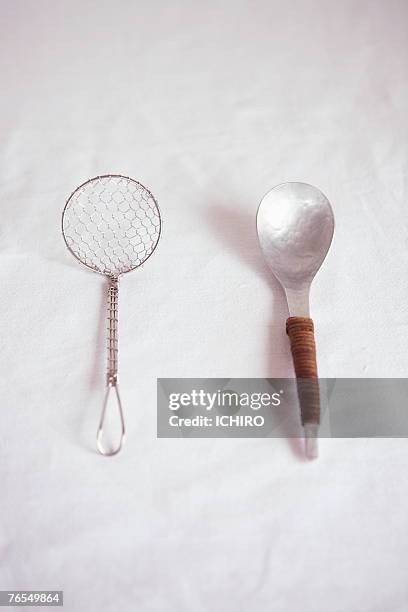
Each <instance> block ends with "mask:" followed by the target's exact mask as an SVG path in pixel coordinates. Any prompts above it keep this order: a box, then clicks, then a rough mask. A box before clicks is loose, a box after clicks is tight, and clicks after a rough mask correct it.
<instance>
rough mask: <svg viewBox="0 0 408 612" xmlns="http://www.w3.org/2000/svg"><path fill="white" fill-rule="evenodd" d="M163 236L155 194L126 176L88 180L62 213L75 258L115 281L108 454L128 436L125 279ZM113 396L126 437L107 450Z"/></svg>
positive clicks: (100, 434)
mask: <svg viewBox="0 0 408 612" xmlns="http://www.w3.org/2000/svg"><path fill="white" fill-rule="evenodd" d="M160 232H161V217H160V211H159V207H158V205H157V201H156V199H155V198H154V196H153V195H152V193H151V192H150V191H149V190H148V189H146V187H144V186H143V185H142V184H141V183H139V182H138V181H135V180H134V179H131V178H129V177H126V176H121V175H115V174H107V175H104V176H97V177H95V178H92V179H90V180H88V181H86V182H85V183H83V184H82V185H80V186H79V187H78V188H77V189H75V191H74V192H73V193H72V194H71V195H70V197H69V198H68V200H67V203H66V204H65V207H64V211H63V213H62V233H63V236H64V240H65V243H66V245H67V247H68V249H69V251H70V252H71V254H72V255H73V256H74V257H75V258H76V259H77V260H78V261H80V262H81V263H82V264H84V265H85V266H86V267H87V268H89V269H91V270H93V271H94V272H99V273H100V274H104V275H105V276H107V277H108V279H109V285H108V293H107V350H108V362H107V377H106V393H105V398H104V401H103V406H102V412H101V418H100V421H99V426H98V431H97V448H98V450H99V452H100V453H102V454H103V455H116V453H118V452H119V451H120V449H121V448H122V444H123V442H124V438H125V420H124V416H123V408H122V402H121V399H120V394H119V387H118V290H119V278H120V276H121V275H122V274H125V273H127V272H130V271H131V270H135V269H136V268H138V267H139V266H141V265H142V264H143V263H144V262H145V261H146V260H147V259H148V258H149V257H150V255H151V254H152V253H153V251H154V250H155V248H156V246H157V243H158V241H159V238H160ZM111 393H114V395H115V398H114V399H115V400H116V401H115V404H116V406H117V410H118V415H119V420H120V438H119V442H118V444H117V445H116V446H115V447H114V448H107V447H106V446H105V444H104V426H105V417H106V411H107V406H108V402H109V400H110V395H111Z"/></svg>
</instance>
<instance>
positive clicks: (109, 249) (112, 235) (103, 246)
mask: <svg viewBox="0 0 408 612" xmlns="http://www.w3.org/2000/svg"><path fill="white" fill-rule="evenodd" d="M160 231H161V218H160V212H159V208H158V205H157V202H156V200H155V198H154V196H153V195H152V194H151V193H150V191H149V190H148V189H146V187H143V185H141V183H138V182H137V181H135V180H133V179H131V178H128V177H126V176H120V175H113V174H109V175H105V176H97V177H95V178H93V179H90V180H89V181H86V183H83V184H82V185H80V187H78V188H77V189H75V191H74V192H73V193H72V194H71V195H70V197H69V198H68V201H67V203H66V204H65V208H64V211H63V213H62V233H63V235H64V239H65V242H66V245H67V247H68V249H69V250H70V251H71V253H72V254H73V255H74V257H76V259H78V260H79V261H80V262H81V263H83V264H85V266H87V267H88V268H91V269H92V270H95V271H96V272H100V273H101V274H106V275H108V276H112V277H117V276H119V274H124V273H125V272H130V271H131V270H134V269H135V268H138V267H139V266H140V265H142V263H143V262H145V261H146V259H148V257H150V255H151V254H152V253H153V251H154V249H155V248H156V245H157V243H158V241H159V238H160Z"/></svg>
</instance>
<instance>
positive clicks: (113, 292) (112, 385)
mask: <svg viewBox="0 0 408 612" xmlns="http://www.w3.org/2000/svg"><path fill="white" fill-rule="evenodd" d="M118 297H119V285H118V278H114V277H112V278H110V280H109V288H108V300H107V324H108V325H107V332H108V334H107V350H108V363H107V366H108V368H107V374H106V393H105V399H104V401H103V406H102V412H101V418H100V421H99V426H98V431H97V434H96V445H97V448H98V451H99V452H100V453H101V454H102V455H105V456H109V457H110V456H112V455H116V454H117V453H118V452H119V451H120V449H121V448H122V444H123V442H124V439H125V419H124V416H123V409H122V402H121V399H120V394H119V386H118ZM111 393H114V394H115V402H116V407H117V410H118V414H119V420H120V438H119V443H118V445H117V446H116V447H115V448H114V449H112V450H109V449H107V448H106V447H105V446H104V443H103V437H104V425H105V417H106V409H107V407H108V403H109V399H110V395H111Z"/></svg>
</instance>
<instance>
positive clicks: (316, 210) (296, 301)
mask: <svg viewBox="0 0 408 612" xmlns="http://www.w3.org/2000/svg"><path fill="white" fill-rule="evenodd" d="M257 231H258V237H259V242H260V245H261V248H262V251H263V254H264V257H265V259H266V261H267V263H268V265H269V267H270V268H271V270H272V272H273V273H274V275H275V276H276V278H277V279H278V280H279V282H280V283H281V285H282V287H283V288H284V289H285V293H286V298H287V301H288V307H289V313H290V315H291V316H306V317H308V316H309V289H310V284H311V282H312V280H313V278H314V276H315V274H316V272H317V271H318V270H319V268H320V266H321V265H322V263H323V260H324V258H325V257H326V254H327V251H328V249H329V247H330V244H331V241H332V238H333V231H334V216H333V211H332V208H331V206H330V203H329V201H328V199H327V198H326V196H325V195H323V193H322V192H321V191H319V189H317V188H316V187H313V186H312V185H308V184H307V183H282V184H281V185H278V186H277V187H274V188H273V189H271V190H270V191H269V192H268V193H267V194H266V195H265V196H264V198H263V199H262V201H261V203H260V205H259V208H258V214H257Z"/></svg>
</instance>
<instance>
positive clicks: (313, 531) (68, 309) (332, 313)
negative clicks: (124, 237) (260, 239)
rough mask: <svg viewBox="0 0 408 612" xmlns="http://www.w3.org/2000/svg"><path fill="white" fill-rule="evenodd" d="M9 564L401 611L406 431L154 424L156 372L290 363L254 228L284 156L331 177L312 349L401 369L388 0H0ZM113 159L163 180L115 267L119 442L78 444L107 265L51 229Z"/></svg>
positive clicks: (374, 611) (342, 362)
mask: <svg viewBox="0 0 408 612" xmlns="http://www.w3.org/2000/svg"><path fill="white" fill-rule="evenodd" d="M1 13H2V20H1V71H0V74H1V91H2V93H1V141H0V162H1V163H0V173H1V180H0V196H1V197H0V206H1V218H0V232H1V242H0V258H1V259H0V261H1V267H0V275H1V287H2V291H1V294H0V295H1V297H0V300H1V313H2V321H1V329H2V348H1V379H2V389H1V397H2V402H1V410H0V430H1V444H0V454H1V465H0V473H1V509H0V547H1V569H0V588H2V589H41V588H44V589H64V591H65V608H66V609H67V610H69V611H70V612H71V611H78V612H79V611H80V612H82V611H83V610H87V612H94V611H100V610H103V611H107V612H113V611H117V610H122V611H126V612H127V611H130V610H141V611H143V612H150V611H164V612H167V611H173V610H177V611H184V610H185V611H188V612H190V611H192V610H194V611H195V612H199V611H207V610H208V611H210V610H211V612H221V611H222V612H225V611H234V612H237V611H244V610H245V611H247V610H255V611H257V612H263V611H266V610H268V611H269V610H273V611H274V612H287V611H290V612H292V611H298V610H304V611H306V612H323V611H326V610H330V611H331V612H344V611H345V610H347V611H348V612H357V611H358V612H379V611H381V612H383V611H384V610H387V612H388V611H392V612H402V611H405V610H407V606H408V603H407V602H408V586H407V580H406V567H407V565H406V564H407V555H408V536H407V514H406V499H407V494H408V481H407V477H406V474H407V466H408V444H407V441H406V440H354V441H349V440H322V442H321V456H320V458H319V460H318V461H317V462H315V463H313V464H309V463H306V462H304V461H303V460H302V459H301V456H300V454H299V450H298V449H297V448H296V447H295V446H294V445H293V444H291V443H289V442H288V441H287V440H275V439H273V440H271V439H264V440H259V439H257V440H184V439H180V440H174V439H172V440H164V439H161V440H157V439H156V432H155V428H156V415H155V410H156V402H155V398H156V378H157V377H159V376H161V377H166V376H167V377H172V376H177V377H188V376H198V377H229V376H235V377H239V376H243V377H262V376H289V375H291V374H292V370H291V364H290V356H289V351H288V344H287V339H286V337H285V334H284V320H285V318H286V306H285V301H284V297H283V293H282V291H281V290H280V289H279V287H278V286H277V283H276V282H274V281H273V279H270V275H269V274H268V272H267V271H266V268H265V266H264V264H263V261H262V258H261V255H260V252H259V249H258V245H257V240H256V235H255V214H256V209H257V205H258V202H259V201H260V199H261V197H262V195H263V194H264V193H265V192H266V191H267V190H268V189H270V188H271V187H272V186H274V185H275V184H277V183H280V182H283V181H286V180H303V181H306V182H309V183H312V184H315V185H317V186H318V187H320V188H321V189H322V190H323V191H324V192H325V193H326V195H327V196H328V198H329V199H330V201H331V202H332V205H333V208H334V211H335V214H336V222H337V227H336V233H335V240H334V243H333V246H332V249H331V252H330V254H329V257H328V259H327V260H326V262H325V264H324V267H323V268H322V270H321V271H320V273H319V275H318V277H317V278H316V281H315V283H314V285H313V290H312V314H313V317H314V319H315V322H316V327H317V341H318V349H319V366H320V374H321V375H322V376H334V377H341V376H353V377H354V376H356V377H358V376H368V377H376V376H387V377H397V376H405V374H406V359H407V348H406V346H407V337H406V334H407V326H408V306H407V304H408V301H407V291H406V280H405V279H406V270H407V264H408V249H407V240H408V236H407V228H408V208H407V183H406V178H405V175H406V164H407V154H406V142H407V137H408V114H407V104H408V86H407V68H408V59H407V50H408V42H407V40H408V38H407V35H408V31H407V30H408V27H407V23H408V22H407V17H408V10H407V5H406V3H405V2H404V0H401V1H398V0H391V1H387V2H385V1H384V0H383V1H378V0H374V1H369V0H354V1H350V0H346V1H345V0H342V1H341V2H335V1H334V0H333V1H332V0H330V1H327V0H314V1H313V0H310V1H309V0H304V1H300V0H299V1H293V0H292V1H289V2H283V1H282V2H278V1H276V0H269V1H266V0H265V1H263V0H258V1H253V2H250V1H249V0H246V1H244V0H229V1H224V2H215V1H209V2H198V1H190V2H187V1H182V0H173V1H172V2H166V1H165V0H161V1H157V0H156V1H155V0H153V1H150V2H141V1H134V2H131V1H130V0H129V1H124V0H122V1H119V2H113V1H111V2H106V1H99V2H96V1H95V2H90V1H87V0H85V1H84V0H81V1H79V0H71V1H70V2H68V1H67V0H62V1H60V2H52V1H51V0H50V1H44V0H40V1H39V0H36V1H34V0H22V1H18V2H14V1H13V0H2V2H1ZM106 172H119V173H123V174H127V175H129V176H132V177H134V178H136V179H138V180H140V181H142V183H144V184H145V185H146V186H147V187H149V188H151V189H152V191H153V193H154V194H155V195H156V196H157V198H158V199H159V202H160V205H161V209H162V213H163V216H164V233H163V238H162V241H161V244H160V245H159V249H158V251H157V252H156V254H155V256H154V257H153V258H152V259H151V260H150V261H149V262H148V264H147V265H146V267H145V268H144V269H143V270H142V271H138V272H135V273H134V274H133V275H129V276H128V277H126V278H124V279H123V281H122V283H121V295H120V368H121V388H122V395H123V402H124V405H125V409H126V420H127V428H128V443H127V446H126V448H125V450H124V452H123V453H122V454H121V455H120V456H118V457H117V458H115V459H113V460H107V459H104V458H102V457H100V456H98V455H97V454H96V453H95V452H94V451H93V446H94V433H95V428H96V424H97V420H98V417H99V411H100V405H101V399H102V395H103V385H104V366H105V355H104V352H103V349H104V343H105V341H104V337H103V329H104V310H103V308H104V306H103V295H104V280H103V278H101V277H99V276H98V275H96V274H92V273H91V272H87V271H86V270H84V269H82V268H81V267H80V266H78V265H77V264H76V263H75V262H74V260H72V259H71V258H70V256H69V254H68V252H66V250H65V247H64V244H63V241H62V238H61V235H60V215H61V211H62V208H63V205H64V202H65V199H66V197H67V196H68V195H69V193H70V192H71V191H72V190H73V189H74V188H75V187H76V186H77V185H78V184H80V183H81V182H82V181H84V180H85V179H86V178H89V177H91V176H94V175H96V174H101V173H106Z"/></svg>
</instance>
